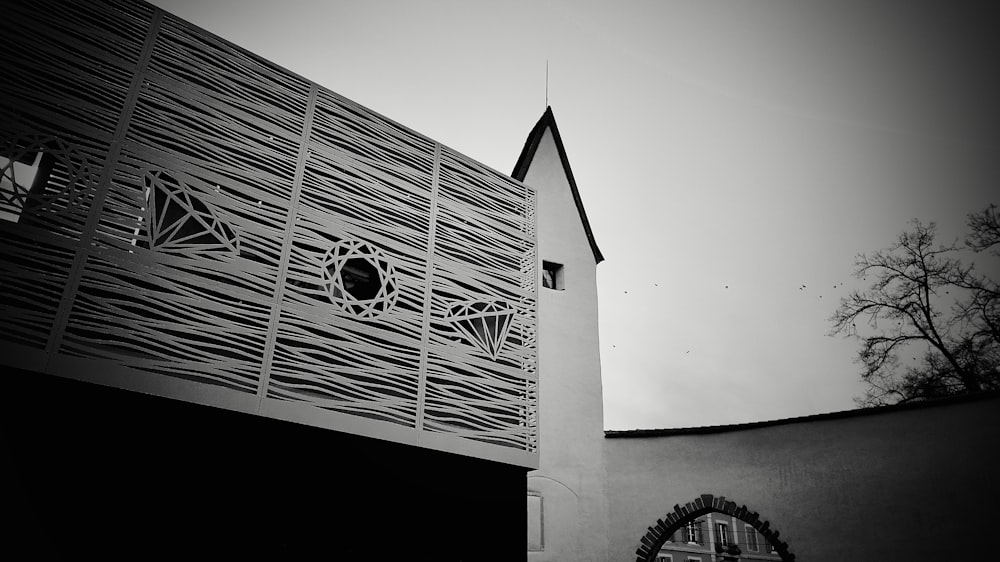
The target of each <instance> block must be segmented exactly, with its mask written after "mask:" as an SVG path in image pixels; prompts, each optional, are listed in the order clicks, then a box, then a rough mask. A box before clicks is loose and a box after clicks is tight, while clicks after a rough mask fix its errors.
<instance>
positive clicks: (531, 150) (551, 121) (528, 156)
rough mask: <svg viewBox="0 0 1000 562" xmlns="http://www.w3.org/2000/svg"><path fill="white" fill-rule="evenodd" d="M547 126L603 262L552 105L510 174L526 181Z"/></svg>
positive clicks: (589, 238)
mask: <svg viewBox="0 0 1000 562" xmlns="http://www.w3.org/2000/svg"><path fill="white" fill-rule="evenodd" d="M546 128H549V129H551V130H552V139H553V140H555V142H556V149H557V150H558V151H559V160H560V161H561V162H562V167H563V172H565V173H566V179H567V180H569V188H570V191H571V192H572V193H573V201H574V202H575V203H576V210H577V211H578V212H579V213H580V220H581V221H582V222H583V230H584V232H586V233H587V241H588V242H589V243H590V249H591V250H593V252H594V260H595V261H596V262H597V263H601V262H602V261H604V255H603V254H601V250H600V248H598V247H597V241H596V240H595V239H594V231H593V230H591V229H590V221H589V220H587V211H586V209H584V208H583V201H582V200H581V199H580V191H579V190H578V189H577V187H576V179H575V178H573V170H572V169H571V168H570V167H569V158H567V157H566V149H565V148H564V147H563V142H562V137H561V136H559V127H557V126H556V118H555V116H554V115H553V114H552V106H548V107H546V108H545V113H543V114H542V117H541V118H540V119H539V120H538V122H537V123H535V126H534V128H532V129H531V133H529V134H528V138H527V140H525V141H524V148H522V149H521V155H520V156H518V158H517V164H514V171H513V172H511V174H510V175H511V177H513V178H514V179H516V180H518V181H524V177H525V176H526V175H527V174H528V168H529V167H530V166H531V162H532V160H534V158H535V152H536V151H537V150H538V145H539V144H540V143H541V142H542V137H543V136H544V135H545V129H546Z"/></svg>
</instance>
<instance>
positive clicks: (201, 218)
mask: <svg viewBox="0 0 1000 562" xmlns="http://www.w3.org/2000/svg"><path fill="white" fill-rule="evenodd" d="M144 180H145V184H146V188H147V189H148V191H147V198H148V201H149V210H148V219H149V248H150V249H152V250H159V251H162V252H172V253H181V254H188V255H191V254H204V253H218V252H231V253H234V254H239V251H240V250H239V238H237V236H236V232H235V231H234V230H233V227H231V226H229V224H228V223H226V222H225V221H223V220H222V219H220V218H219V217H218V216H216V214H215V211H213V210H212V208H211V207H209V206H208V205H207V204H206V203H205V202H204V201H202V200H201V198H199V197H197V196H196V195H194V194H192V193H191V189H190V188H189V187H188V186H187V185H186V184H185V183H184V182H182V181H180V180H177V179H175V178H174V177H173V176H171V175H169V174H167V173H166V172H163V171H147V172H146V173H145V177H144Z"/></svg>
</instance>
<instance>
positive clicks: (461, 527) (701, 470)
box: [0, 0, 1000, 562]
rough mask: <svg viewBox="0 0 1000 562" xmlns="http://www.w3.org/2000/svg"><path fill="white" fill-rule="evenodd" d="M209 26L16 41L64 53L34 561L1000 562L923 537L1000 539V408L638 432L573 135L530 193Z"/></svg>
mask: <svg viewBox="0 0 1000 562" xmlns="http://www.w3.org/2000/svg"><path fill="white" fill-rule="evenodd" d="M196 24H197V22H194V23H191V22H186V21H183V20H181V19H179V18H177V17H175V16H173V15H172V14H170V13H167V12H165V11H163V10H161V9H159V8H156V7H154V6H152V5H150V4H147V3H145V2H141V1H138V0H108V1H106V2H95V3H82V2H62V1H55V0H51V1H50V0H39V1H37V2H30V3H15V4H12V5H11V6H7V11H6V14H5V17H4V18H3V19H2V20H0V44H3V45H5V46H7V47H9V48H8V49H7V50H8V51H9V52H15V51H16V49H15V48H14V47H13V46H15V45H16V46H19V48H23V47H24V46H25V45H28V46H31V48H32V49H33V52H34V53H35V54H36V55H37V56H34V57H31V58H19V57H8V58H7V59H6V68H5V76H6V79H5V80H3V81H0V141H2V143H0V171H2V174H3V175H2V178H0V196H2V198H0V235H2V236H0V287H2V292H0V311H2V312H3V323H4V329H3V330H0V367H2V370H3V374H4V384H5V390H6V394H5V395H6V396H7V397H8V403H7V406H6V407H5V408H4V409H3V417H2V423H3V430H4V431H3V435H4V447H5V452H7V453H8V454H9V458H10V462H9V463H6V464H5V466H4V470H6V471H8V472H7V473H5V474H4V476H5V478H4V481H5V483H7V485H8V490H7V491H8V492H9V493H8V498H9V499H10V501H9V503H8V506H9V507H8V509H9V511H10V512H11V513H13V514H15V515H16V517H8V520H12V521H14V523H13V524H12V526H10V527H9V528H8V529H7V531H8V532H10V533H11V536H10V540H9V541H7V544H9V545H11V546H12V547H23V548H30V549H31V550H32V551H33V552H34V553H35V554H36V555H37V556H36V557H40V558H65V557H69V556H78V555H79V554H80V553H84V552H94V553H101V554H102V555H112V556H116V555H117V556H123V555H130V556H133V557H134V556H141V553H143V552H148V551H151V550H153V549H155V550H156V551H158V552H161V551H169V552H172V553H177V554H179V553H185V555H192V556H193V555H194V554H193V553H196V554H199V555H200V554H205V555H211V554H223V555H226V556H233V555H249V554H254V555H265V556H269V557H273V558H281V559H297V558H306V557H317V556H325V557H330V558H333V559H345V560H362V559H381V558H388V557H398V556H407V557H412V558H416V559H434V560H455V561H459V560H505V561H506V560H529V561H532V562H542V561H561V560H565V561H605V560H607V561H612V560H614V561H618V560H636V561H641V562H652V561H656V560H669V561H670V562H693V561H694V560H697V561H699V562H709V561H712V562H716V561H722V560H743V561H749V560H820V561H822V560H845V559H846V560H902V559H914V558H917V557H922V558H927V557H931V558H938V559H954V558H955V557H958V556H962V557H965V556H980V557H981V555H982V553H983V552H987V551H988V550H984V549H985V548H987V547H988V545H987V546H986V547H984V546H983V545H982V544H980V543H973V541H968V540H966V541H957V542H956V541H945V540H932V541H930V540H917V539H915V538H914V537H920V536H922V535H921V534H922V533H925V534H926V535H927V536H933V537H936V538H937V539H940V538H941V537H955V536H967V534H968V533H967V528H968V524H969V523H968V521H987V520H989V519H990V518H991V516H992V508H993V506H994V505H996V503H997V500H998V499H1000V484H998V480H997V477H996V470H995V467H994V466H993V465H992V460H991V459H990V458H989V456H988V454H987V453H988V451H989V450H990V444H992V443H996V442H998V441H1000V397H998V395H996V394H981V395H976V396H970V397H965V398H956V399H947V400H939V401H932V402H926V403H921V404H912V405H904V406H897V407H890V408H883V409H879V410H863V411H853V412H837V413H830V414H820V415H815V416H807V417H804V418H796V419H789V420H775V421H767V422H758V423H749V424H738V425H731V426H718V427H695V428H672V429H670V428H668V429H641V428H640V429H634V430H628V431H605V430H604V426H603V423H604V422H603V393H602V376H603V374H602V372H601V363H600V352H599V348H600V346H599V331H598V308H597V302H598V301H597V277H596V272H597V267H598V265H599V264H600V263H601V262H602V261H604V259H605V256H604V254H603V253H602V252H601V250H600V249H599V247H598V238H599V236H597V234H596V233H595V232H594V230H593V229H592V227H591V224H590V222H589V220H588V218H587V214H586V209H585V206H584V200H583V197H582V195H581V189H580V186H578V184H577V180H578V178H576V177H575V176H574V174H573V170H572V167H571V166H570V154H569V153H568V152H567V150H566V146H565V144H564V142H563V138H562V136H561V134H560V132H559V128H558V125H557V123H556V119H555V114H554V111H553V110H552V108H546V109H545V110H544V112H543V113H542V115H541V117H540V118H539V119H538V120H537V121H536V123H535V125H534V126H533V127H530V128H528V127H527V124H528V123H530V120H531V119H533V118H534V117H535V116H528V117H525V119H526V132H527V137H526V141H525V143H524V146H523V148H522V151H521V154H520V156H519V157H518V159H517V161H516V162H515V164H514V168H513V170H512V172H511V174H510V175H506V174H503V173H500V172H497V171H495V170H493V169H491V168H489V167H488V166H485V165H483V164H482V163H480V162H477V161H475V160H473V159H471V158H469V157H467V156H465V155H463V154H462V153H460V152H458V151H456V150H454V149H451V148H449V147H446V146H444V145H442V144H440V143H438V142H436V141H434V140H433V139H430V138H428V137H426V136H424V135H422V134H420V133H419V132H417V131H413V130H411V129H409V128H407V127H405V126H403V125H401V124H399V123H397V122H395V121H393V120H392V119H390V118H389V117H386V116H382V115H379V114H377V113H375V112H373V111H371V110H369V109H367V108H366V107H364V106H362V105H360V104H359V103H356V102H354V101H352V100H348V99H346V98H344V97H342V96H340V95H338V94H337V93H335V92H332V91H329V90H327V89H325V88H323V87H322V86H320V85H318V84H316V83H313V82H311V81H310V80H308V79H307V78H304V77H301V76H298V75H295V74H294V73H291V72H289V71H287V70H286V69H283V68H281V67H279V66H277V65H275V64H273V63H271V62H269V61H267V60H264V59H262V58H260V57H258V56H256V55H254V54H253V53H250V52H248V51H246V50H245V49H242V48H240V47H239V46H237V45H233V44H231V43H229V42H227V41H224V40H222V39H220V38H218V37H215V36H214V35H212V34H211V33H208V32H206V31H205V30H202V29H200V28H199V27H197V25H196ZM574 118H579V116H574ZM580 184H581V185H585V184H586V180H585V179H583V178H580ZM587 187H588V189H593V188H594V187H593V186H587ZM596 188H597V189H613V188H614V186H597V187H596ZM614 259H615V258H614V256H608V260H609V261H613V260H614ZM616 267H617V265H616ZM690 269H691V268H689V267H685V268H684V271H679V272H678V274H679V275H680V274H684V272H685V271H689V270H690ZM664 376H669V373H665V374H664ZM706 406H709V405H706ZM727 498H738V499H739V502H740V503H737V502H736V501H735V500H733V499H727ZM742 502H746V503H745V504H744V503H742ZM956 514H958V515H961V517H956V516H955V515H956ZM779 529H780V530H779ZM844 537H850V540H846V541H845V540H844Z"/></svg>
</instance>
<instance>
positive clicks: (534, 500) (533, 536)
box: [528, 492, 545, 552]
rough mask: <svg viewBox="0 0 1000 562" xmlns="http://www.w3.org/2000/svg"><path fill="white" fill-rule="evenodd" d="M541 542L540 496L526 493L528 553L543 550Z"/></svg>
mask: <svg viewBox="0 0 1000 562" xmlns="http://www.w3.org/2000/svg"><path fill="white" fill-rule="evenodd" d="M544 546H545V545H544V542H543V540H542V496H540V495H537V493H531V492H528V551H531V552H538V551H541V550H545V549H544Z"/></svg>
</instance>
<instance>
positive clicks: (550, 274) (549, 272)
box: [542, 261, 566, 291]
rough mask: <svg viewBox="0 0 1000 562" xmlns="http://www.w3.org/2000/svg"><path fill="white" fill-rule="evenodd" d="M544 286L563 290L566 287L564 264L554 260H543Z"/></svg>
mask: <svg viewBox="0 0 1000 562" xmlns="http://www.w3.org/2000/svg"><path fill="white" fill-rule="evenodd" d="M542 287H545V288H546V289H553V290H556V291H562V290H563V289H565V288H566V287H565V286H564V280H563V266H562V264H561V263H556V262H552V261H543V262H542Z"/></svg>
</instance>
